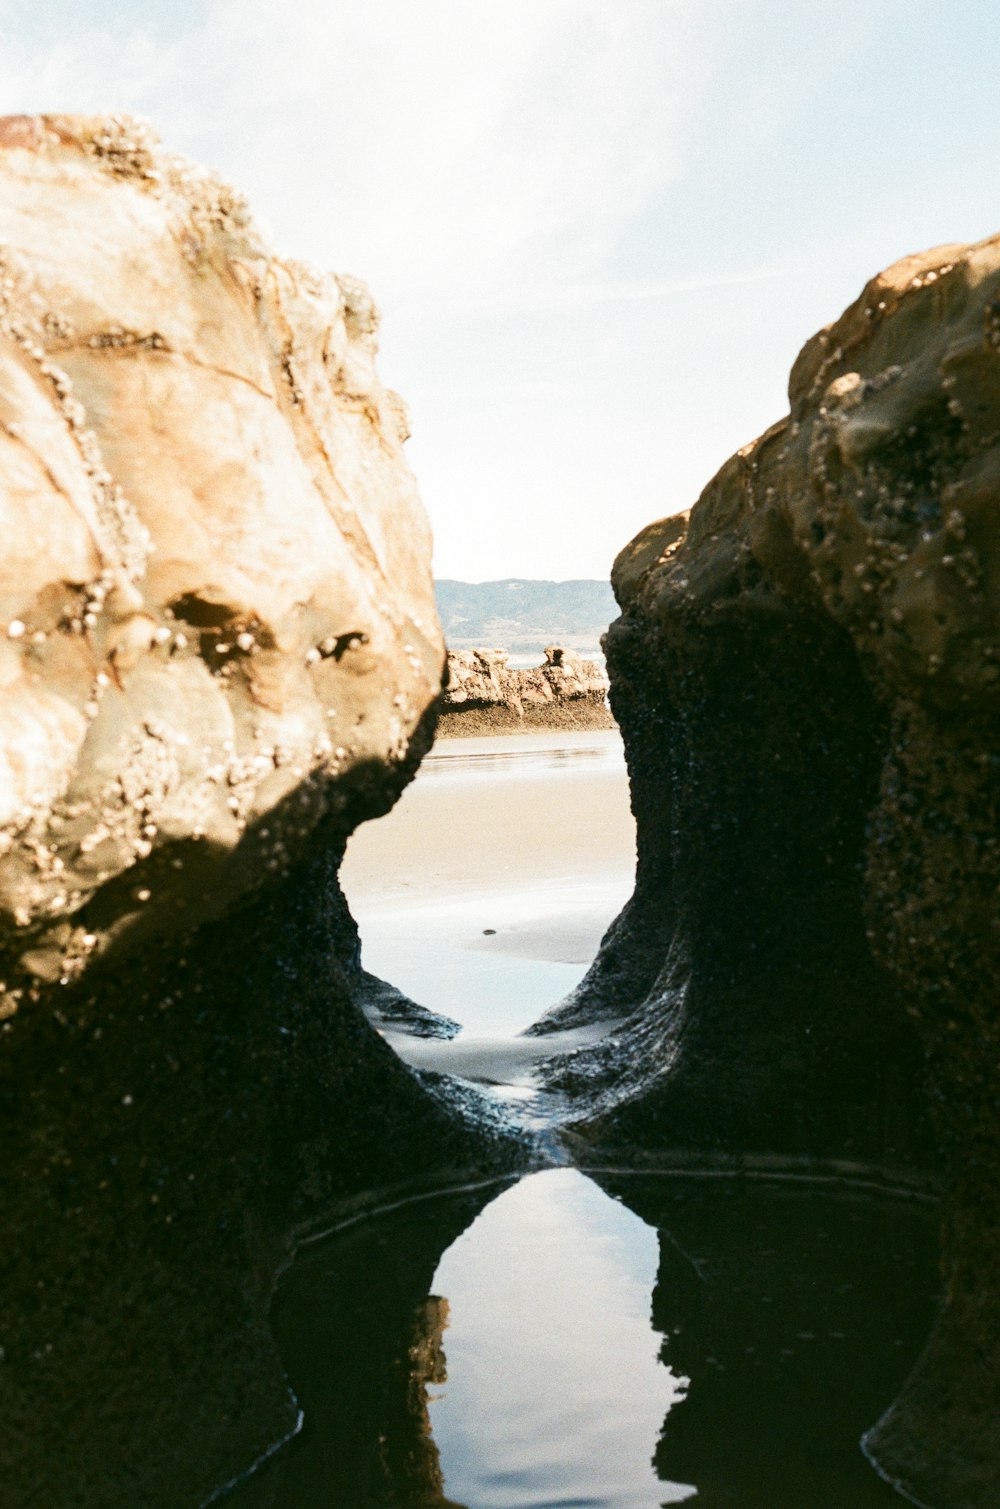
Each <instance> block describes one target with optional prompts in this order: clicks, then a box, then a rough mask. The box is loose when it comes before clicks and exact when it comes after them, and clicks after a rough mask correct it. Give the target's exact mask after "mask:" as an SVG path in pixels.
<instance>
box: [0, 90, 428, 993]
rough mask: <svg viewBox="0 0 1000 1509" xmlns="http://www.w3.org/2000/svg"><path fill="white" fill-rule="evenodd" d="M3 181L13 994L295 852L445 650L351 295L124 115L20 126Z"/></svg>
mask: <svg viewBox="0 0 1000 1509" xmlns="http://www.w3.org/2000/svg"><path fill="white" fill-rule="evenodd" d="M0 174H2V178H0V476H2V478H3V491H2V494H0V508H2V509H3V516H2V529H3V536H4V541H5V552H4V564H3V570H2V574H0V678H2V681H3V688H4V695H3V701H2V703H0V720H2V722H0V850H2V852H3V855H4V865H3V871H2V880H0V926H2V928H3V933H4V942H5V944H6V945H7V957H8V959H9V960H10V961H11V962H10V964H9V965H8V968H7V972H6V978H5V980H4V986H5V993H4V995H3V997H2V1005H0V1009H2V1010H5V1011H7V1012H8V1013H9V1012H11V1011H14V1010H15V1009H17V1007H18V1005H19V1004H20V1003H21V1002H22V1001H23V999H24V995H25V992H27V993H29V994H30V992H31V989H32V987H33V985H34V984H35V983H36V982H50V981H53V980H58V979H60V978H64V977H67V976H68V977H71V978H73V977H76V976H77V975H79V974H81V973H82V972H85V970H86V968H87V966H88V964H90V963H91V962H92V961H93V959H94V958H95V957H97V956H99V955H100V954H101V953H102V951H104V950H105V949H107V948H109V947H112V946H114V945H115V944H116V943H117V942H118V941H119V940H122V941H124V940H126V939H129V940H130V941H136V940H137V939H138V938H139V937H143V936H148V935H150V934H152V933H155V934H159V933H162V932H164V931H165V930H168V929H170V928H177V927H183V928H187V927H189V926H191V925H192V924H194V923H196V922H199V921H201V920H203V919H204V918H206V917H208V916H211V915H213V914H217V913H219V912H221V911H224V910H225V909H226V908H227V907H228V906H229V905H231V904H232V902H233V900H234V899H235V898H237V897H238V896H239V895H241V894H242V893H243V892H244V891H245V890H246V889H247V888H248V886H252V885H253V884H255V883H257V882H258V881H259V880H260V878H261V877H262V876H264V875H266V874H267V873H268V870H269V869H270V870H271V871H274V870H279V869H283V868H284V867H285V865H286V862H287V858H288V857H289V855H293V854H294V853H295V851H296V848H297V847H298V846H299V845H300V843H301V840H302V838H303V837H304V835H305V834H307V833H308V832H309V831H311V830H312V829H313V828H314V827H315V825H316V823H317V822H318V821H319V819H320V818H321V817H322V815H323V814H324V812H325V811H326V810H327V808H328V807H329V805H330V804H331V803H333V804H336V803H338V802H340V803H342V802H343V801H344V797H343V793H342V791H340V792H339V793H338V785H337V783H338V779H339V780H342V778H343V777H344V776H349V775H350V773H351V772H354V771H358V770H360V769H362V768H363V767H364V766H365V765H366V763H368V762H374V763H375V764H376V765H377V766H378V767H379V769H380V771H381V768H382V767H383V766H391V765H394V764H396V765H398V764H400V763H401V762H403V761H404V760H405V759H406V757H407V752H408V749H409V745H410V741H411V739H412V738H413V735H414V731H415V729H416V728H417V725H418V723H419V721H420V719H421V717H422V715H423V713H424V712H425V711H426V709H427V707H428V705H429V704H430V702H431V701H432V700H433V698H434V697H435V695H436V694H437V691H438V688H439V686H440V674H441V667H442V662H443V648H442V643H441V638H440V631H439V628H438V624H437V617H436V613H435V608H434V598H433V588H432V582H431V578H430V574H429V571H428V568H427V561H428V554H429V549H430V541H429V532H428V526H427V523H426V519H425V516H424V513H423V509H422V507H421V504H420V502H419V499H418V497H417V493H416V489H415V486H414V482H413V477H412V474H411V472H410V469H409V467H408V465H407V463H406V461H405V459H404V457H403V451H402V444H403V440H404V438H405V434H406V429H405V419H404V415H403V410H402V406H401V404H400V402H399V400H398V399H397V398H396V397H395V395H393V394H391V393H388V392H387V391H386V390H385V389H384V388H383V387H382V385H381V382H380V381H379V378H378V375H377V373H376V370H375V351H376V331H377V327H378V318H379V316H378V312H377V310H376V308H375V306H374V304H373V302H372V299H371V296H370V295H369V293H368V291H367V289H365V288H364V287H363V286H362V285H361V284H359V283H357V282H355V281H354V280H352V279H349V278H338V277H335V276H333V275H326V274H318V273H316V272H314V271H312V270H311V269H309V268H307V267H304V266H300V265H297V264H294V263H285V262H281V261H279V260H278V259H277V258H275V257H274V256H273V255H272V254H271V253H270V252H269V250H268V248H267V247H266V245H265V244H264V243H263V242H262V240H261V238H260V236H259V234H258V233H257V231H256V230H255V228H254V226H253V223H252V221H251V219H250V215H249V212H248V209H247V206H246V205H245V203H244V202H243V201H242V200H241V199H240V198H239V196H238V195H236V194H235V193H234V192H233V191H232V190H231V189H229V188H227V187H226V186H225V185H224V184H222V183H221V182H219V181H218V180H217V179H216V178H214V177H213V176H212V175H211V174H209V173H206V172H204V171H202V170H200V169H197V168H194V167H193V166H192V165H191V164H189V163H186V162H184V161H181V160H179V159H177V158H175V157H172V156H170V155H169V154H167V153H166V152H164V151H163V150H162V149H161V148H160V147H159V146H158V145H157V144H156V142H155V140H154V139H153V137H152V136H151V134H150V133H149V132H148V131H147V130H144V129H143V128H142V127H141V126H140V125H138V124H137V123H135V122H130V121H122V120H101V121H80V120H66V119H62V118H59V117H46V118H43V119H22V118H14V119H8V120H6V121H5V122H3V124H2V125H0ZM111 892H114V901H113V904H111V905H109V906H108V907H106V908H102V906H101V899H102V898H103V897H105V896H108V895H109V894H110V893H111Z"/></svg>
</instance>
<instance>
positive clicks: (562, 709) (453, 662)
mask: <svg viewBox="0 0 1000 1509" xmlns="http://www.w3.org/2000/svg"><path fill="white" fill-rule="evenodd" d="M507 658H508V654H507V651H506V650H449V652H448V674H447V687H446V690H445V692H444V695H443V696H442V698H441V703H440V716H439V721H438V735H439V737H443V738H449V737H451V738H455V737H460V736H466V735H483V734H486V735H488V734H503V733H528V732H530V731H531V730H532V729H559V728H563V729H587V728H613V727H614V719H613V718H612V716H611V713H610V711H609V709H608V704H607V695H608V679H607V677H606V676H605V674H604V672H603V671H602V670H601V668H600V666H598V665H596V664H595V663H594V661H592V660H584V659H583V658H582V657H581V656H579V655H577V654H576V653H575V652H574V651H573V650H566V649H562V648H560V647H559V646H557V645H550V646H549V647H548V649H546V651H545V663H544V664H543V665H541V666H537V667H532V668H530V669H527V670H515V669H512V668H511V667H510V666H508V664H507Z"/></svg>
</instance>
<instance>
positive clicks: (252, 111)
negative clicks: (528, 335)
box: [0, 0, 718, 301]
mask: <svg viewBox="0 0 1000 1509" xmlns="http://www.w3.org/2000/svg"><path fill="white" fill-rule="evenodd" d="M56 9H57V10H59V9H62V10H63V15H62V17H61V23H60V24H59V25H58V26H56V25H50V27H49V31H48V34H47V35H46V33H44V32H43V33H41V34H39V32H38V28H37V27H36V28H35V32H34V36H35V40H34V42H32V41H30V40H29V41H25V40H23V34H24V33H25V31H28V32H29V34H30V30H31V29H30V28H25V27H23V26H14V25H13V23H12V20H11V17H12V16H15V17H16V14H17V12H18V10H19V7H17V6H14V7H13V9H12V7H11V6H10V5H8V6H7V11H6V14H7V17H8V28H7V38H6V40H7V43H8V45H7V47H6V48H5V49H4V52H5V57H4V59H3V61H2V62H0V97H2V98H3V99H4V101H5V104H4V108H5V109H7V110H11V109H58V110H66V109H83V110H100V109H127V110H134V111H138V112H140V113H144V114H148V115H149V116H151V117H152V118H153V120H154V122H156V123H157V124H158V125H160V127H161V129H162V130H163V132H164V134H165V135H166V136H167V138H168V139H169V140H170V141H171V142H173V143H175V144H176V143H179V144H181V145H182V146H183V147H184V148H185V149H186V150H188V151H189V152H191V153H192V154H193V155H196V156H199V157H201V158H203V159H208V160H209V161H211V162H213V165H217V166H220V167H221V168H222V169H223V170H224V171H225V172H226V173H227V174H228V175H229V176H230V177H232V178H233V179H235V180H236V181H237V182H238V183H239V185H240V186H241V187H244V188H246V189H247V191H248V192H249V193H250V195H251V198H252V200H253V202H254V203H255V204H256V205H257V206H258V207H259V209H260V210H261V211H262V213H263V215H264V218H265V219H266V220H267V222H268V223H269V224H270V225H271V226H272V227H273V228H274V229H275V231H276V234H277V235H278V238H279V240H280V241H281V242H282V243H283V244H284V245H285V246H287V247H288V248H289V250H292V251H294V252H296V253H298V254H300V255H307V256H309V257H311V258H312V259H313V260H316V261H318V262H320V263H323V264H326V265H333V266H336V267H341V268H345V269H346V270H351V271H355V272H357V273H359V274H360V275H361V276H364V277H365V278H367V279H368V280H369V281H370V282H371V283H372V284H373V285H374V287H375V289H376V291H377V292H378V293H379V294H380V295H381V296H382V297H383V298H384V299H386V300H392V301H396V300H401V299H405V298H413V299H417V298H419V299H427V300H431V301H433V300H439V299H445V300H446V299H448V298H464V299H468V298H469V297H470V296H472V295H476V296H487V297H489V298H491V299H495V298H496V297H497V296H498V295H499V296H500V297H505V296H512V295H514V294H515V293H519V294H520V295H521V296H523V295H524V293H525V291H526V290H528V289H530V288H531V287H532V286H533V285H537V284H538V283H539V282H541V281H544V282H547V283H549V284H552V285H555V284H557V283H558V282H560V281H561V280H563V279H571V280H578V279H580V278H581V277H585V276H587V275H588V274H590V273H591V272H592V271H593V269H594V267H595V265H596V264H597V263H598V262H599V261H600V259H601V257H602V256H603V255H604V254H605V253H606V252H607V250H608V248H609V247H610V246H611V245H612V244H613V243H614V241H615V239H616V238H617V237H619V236H620V234H621V231H622V227H623V225H624V223H625V222H626V220H627V219H628V217H629V216H630V215H631V214H632V213H634V212H635V211H636V210H637V209H638V208H639V207H640V206H641V205H642V203H643V201H644V199H645V198H646V197H647V196H649V195H650V194H651V193H652V192H654V191H655V190H656V189H657V188H659V187H660V186H661V185H662V184H663V182H664V181H665V180H667V179H668V178H669V177H670V176H671V175H673V174H675V173H676V172H677V171H678V169H679V167H680V165H681V164H682V161H683V144H684V136H685V131H686V129H687V123H688V117H689V107H690V104H691V101H692V98H693V96H694V95H695V94H696V93H697V91H698V89H699V88H700V87H701V84H702V82H703V78H704V66H703V64H702V62H701V61H700V60H702V59H704V58H705V57H706V56H707V54H708V52H709V50H710V49H709V48H708V47H707V45H706V39H707V37H708V35H709V34H710V33H711V31H712V28H713V27H714V25H715V20H716V18H717V14H718V6H717V5H716V4H714V3H711V0H710V3H705V0H702V3H700V4H699V3H696V0H626V3H623V4H612V3H610V0H502V3H499V0H480V3H468V0H420V3H419V4H415V3H414V0H368V3H365V0H339V3H335V4H330V3H328V0H306V3H302V4H299V5H297V6H296V7H295V8H294V11H292V10H290V9H289V7H288V5H287V3H284V0H212V3H210V4H209V5H208V6H207V7H206V9H205V11H204V12H203V19H202V20H201V22H200V24H198V25H197V26H194V27H189V29H187V30H186V31H180V32H178V33H175V35H174V36H173V37H172V39H170V40H165V39H164V38H163V37H162V36H160V35H154V34H153V33H152V32H151V31H150V29H149V23H148V21H147V20H145V19H144V18H143V13H142V9H130V7H129V6H127V5H126V6H122V7H119V8H118V10H117V11H116V12H115V15H116V19H115V22H114V24H113V25H112V24H110V23H105V24H104V25H103V26H101V25H98V24H97V22H96V21H92V22H91V23H90V24H88V22H87V7H86V6H82V7H74V8H73V10H72V12H70V11H69V10H68V8H66V7H56ZM21 14H22V16H23V12H21ZM3 16H4V12H2V11H0V22H2V20H3Z"/></svg>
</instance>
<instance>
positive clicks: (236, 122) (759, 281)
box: [0, 0, 1000, 581]
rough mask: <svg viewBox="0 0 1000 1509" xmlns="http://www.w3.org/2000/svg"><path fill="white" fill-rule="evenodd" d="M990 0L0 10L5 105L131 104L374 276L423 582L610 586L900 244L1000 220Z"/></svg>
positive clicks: (304, 249)
mask: <svg viewBox="0 0 1000 1509" xmlns="http://www.w3.org/2000/svg"><path fill="white" fill-rule="evenodd" d="M998 83H1000V11H998V10H997V9H996V6H995V0H951V3H950V4H949V5H948V6H947V7H946V6H945V5H944V4H943V3H933V4H932V3H929V0H837V3H827V0H809V3H808V4H804V3H802V0H297V3H295V4H294V5H292V4H289V3H287V0H169V3H168V4H164V5H161V6H153V5H151V4H149V3H148V0H146V3H141V0H46V4H44V5H40V4H38V0H0V113H5V114H6V113H15V112H22V111H59V112H67V111H86V112H96V111H123V112H130V113H133V114H139V115H143V116H146V117H148V118H149V119H150V120H151V121H152V122H153V124H154V125H155V126H156V128H157V129H158V130H159V132H160V134H161V135H162V137H163V139H164V141H165V142H166V143H167V145H168V146H170V147H172V148H174V149H176V150H178V151H181V152H184V153H187V154H188V155H189V156H191V157H194V158H197V159H198V160H200V161H202V162H205V163H207V164H209V165H210V166H212V167H214V168H217V169H218V170H219V171H220V172H222V173H223V174H224V176H226V177H227V178H229V179H230V180H231V181H232V182H233V183H234V184H236V185H237V186H238V187H239V188H241V189H242V190H244V191H245V192H246V193H247V194H248V195H249V197H250V200H251V203H252V205H253V207H254V209H255V211H256V213H257V215H258V217H259V219H260V220H261V221H262V222H263V223H264V225H265V226H266V227H267V229H268V231H269V232H270V235H271V238H272V241H273V243H274V245H275V246H276V248H277V249H278V250H279V251H280V252H282V253H284V254H287V255H291V256H295V257H299V258H304V259H307V260H309V261H312V262H315V263H317V264H318V265H321V266H323V267H327V268H332V269H333V270H335V271H338V272H346V273H351V274H353V275H355V276H358V277H361V278H363V279H364V280H365V281H366V282H367V283H368V284H369V285H370V287H371V289H372V291H373V293H374V295H375V297H376V300H377V302H378V304H379V306H380V307H381V309H382V314H383V324H382V330H381V354H380V370H381V373H382V376H383V379H384V380H385V382H386V383H387V384H388V385H389V386H390V387H392V388H395V389H397V390H398V391H399V392H400V393H401V394H402V395H403V397H404V399H405V400H406V402H407V404H408V407H409V409H410V415H411V423H412V428H413V438H412V439H411V440H410V441H409V442H408V446H407V450H408V454H409V459H410V462H411V465H412V466H413V468H414V470H415V471H416V474H417V478H418V481H419V483H420V488H421V493H422V495H423V498H424V502H425V504H426V507H427V510H428V513H429V514H430V518H431V523H432V526H433V528H434V533H435V572H436V574H437V575H438V576H446V577H458V578H460V579H464V580H468V581H478V580H486V579H493V578H498V577H504V576H522V577H550V578H556V579H566V578H571V577H606V576H607V574H608V571H609V569H610V566H611V562H612V560H613V559H614V556H615V554H616V553H617V552H618V550H619V549H621V547H622V546H623V545H624V544H625V543H626V542H627V541H628V540H629V539H630V538H631V536H632V535H633V534H634V533H635V532H636V531H637V530H638V529H640V528H641V527H642V526H643V525H644V524H646V523H648V522H649V521H650V520H652V519H655V518H659V517H662V516H663V515H665V514H671V513H675V512H677V511H678V510H680V509H682V508H686V507H689V506H690V505H691V504H692V503H693V502H694V501H695V499H696V498H697V496H698V493H699V492H700V491H701V489H702V487H703V486H704V485H705V483H706V482H707V481H708V480H709V479H710V477H711V476H712V475H713V474H714V472H715V471H717V470H718V468H719V467H720V466H721V465H722V463H723V462H724V461H725V459H726V457H727V456H728V455H729V454H730V453H731V452H732V451H733V450H734V449H736V448H737V447H738V446H740V445H743V444H745V443H746V442H747V441H749V440H751V439H753V437H754V436H755V435H756V434H758V433H759V432H760V431H761V430H762V429H764V428H765V427H766V426H767V425H768V424H770V423H771V422H773V421H774V420H775V419H777V418H779V417H780V416H781V414H782V413H784V412H785V409H786V407H787V403H786V384H787V376H788V371H789V368H790V366H791V364H792V361H793V360H794V357H795V355H796V353H797V351H798V350H799V348H800V347H801V346H802V344H803V343H804V342H805V340H806V339H807V338H808V337H809V336H810V335H811V334H812V333H813V332H814V331H815V330H817V329H819V328H820V327H821V326H823V325H825V324H828V323H829V322H830V321H831V320H832V319H834V318H835V317H836V316H837V315H838V314H839V313H840V311H841V310H842V309H843V308H844V307H845V306H846V305H847V304H849V303H850V302H851V301H852V300H853V299H854V298H855V297H856V295H857V294H858V293H859V292H860V289H861V287H862V285H863V284H864V282H865V281H866V279H867V278H868V277H870V276H871V275H872V274H873V273H875V272H877V271H878V270H879V269H880V268H881V267H884V266H886V265H888V264H889V263H890V262H893V261H895V260H896V259H897V258H899V257H901V256H903V255H905V254H907V253H909V252H913V251H918V250H921V249H922V248H924V247H927V246H932V245H936V244H940V243H941V242H950V241H970V240H978V239H980V238H981V237H983V236H986V235H990V234H992V233H994V232H996V231H998V230H1000V196H998V194H997V185H998V164H1000V110H998V109H997V97H998Z"/></svg>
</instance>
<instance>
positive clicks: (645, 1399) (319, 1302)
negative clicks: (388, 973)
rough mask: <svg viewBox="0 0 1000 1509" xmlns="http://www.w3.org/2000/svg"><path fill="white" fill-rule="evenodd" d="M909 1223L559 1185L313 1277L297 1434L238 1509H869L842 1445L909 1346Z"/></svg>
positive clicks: (918, 1304)
mask: <svg viewBox="0 0 1000 1509" xmlns="http://www.w3.org/2000/svg"><path fill="white" fill-rule="evenodd" d="M935 1224H936V1223H935V1219H934V1213H933V1211H931V1210H929V1209H928V1208H927V1207H926V1206H923V1205H920V1204H916V1203H912V1202H906V1201H903V1200H895V1199H890V1198H881V1199H879V1198H874V1197H870V1196H867V1195H862V1194H858V1193H850V1192H846V1191H839V1192H837V1191H833V1190H829V1189H816V1188H808V1189H807V1188H803V1187H801V1186H797V1187H796V1186H780V1185H762V1184H742V1183H740V1182H738V1181H735V1180H711V1179H701V1180H697V1179H685V1178H681V1177H678V1176H675V1177H667V1176H660V1177H655V1178H654V1177H652V1176H641V1177H639V1176H625V1175H601V1176H600V1184H598V1183H597V1182H595V1180H593V1179H591V1178H588V1177H587V1176H585V1175H583V1174H581V1173H579V1172H577V1171H575V1170H570V1169H553V1170H547V1171H545V1172H543V1173H539V1174H534V1175H530V1176H528V1177H527V1178H525V1179H522V1180H521V1181H520V1182H519V1183H517V1184H515V1185H512V1186H507V1187H505V1188H501V1189H498V1187H496V1186H494V1187H493V1188H491V1189H488V1190H479V1191H466V1192H462V1193H458V1194H454V1193H453V1194H449V1195H441V1196H438V1197H435V1198H433V1199H428V1200H424V1201H420V1202H416V1203H413V1204H411V1205H409V1206H404V1207H402V1208H400V1209H397V1210H395V1211H392V1212H387V1213H385V1214H384V1215H381V1216H378V1217H374V1218H371V1219H369V1220H367V1221H364V1222H360V1223H357V1224H356V1225H355V1226H353V1227H351V1228H349V1229H348V1230H346V1231H344V1232H342V1233H341V1234H339V1235H335V1236H334V1237H331V1238H329V1239H327V1240H326V1241H325V1242H324V1243H323V1244H321V1245H318V1246H317V1247H315V1248H313V1249H312V1250H310V1251H308V1252H307V1253H306V1254H305V1255H303V1257H302V1258H300V1260H299V1261H298V1262H297V1263H296V1265H295V1267H294V1268H293V1270H292V1271H291V1273H290V1274H289V1276H288V1278H287V1280H286V1282H285V1283H284V1285H283V1287H282V1290H281V1292H280V1294H279V1297H278V1300H277V1302H276V1307H275V1315H274V1321H275V1327H276V1330H277V1333H278V1336H279V1339H280V1341H281V1344H282V1349H283V1352H284V1356H285V1359H286V1363H287V1367H288V1371H289V1374H290V1376H291V1378H292V1380H293V1382H294V1384H295V1387H296V1389H297V1391H298V1393H299V1396H300V1398H301V1401H302V1404H303V1407H304V1410H305V1416H306V1423H305V1427H304V1429H303V1432H302V1434H301V1436H300V1437H299V1438H298V1439H297V1440H296V1441H294V1442H292V1443H291V1445H290V1446H289V1447H288V1448H287V1449H286V1450H285V1451H284V1452H283V1453H281V1454H279V1455H278V1456H277V1457H275V1458H274V1459H273V1460H272V1461H271V1462H269V1463H268V1464H266V1466H265V1467H263V1468H262V1469H261V1470H260V1471H259V1472H258V1473H257V1474H256V1475H255V1477H254V1478H252V1479H251V1480H249V1481H248V1482H247V1483H245V1484H243V1485H241V1486H240V1487H239V1488H237V1489H235V1490H234V1491H233V1493H232V1494H231V1495H230V1497H229V1499H228V1500H227V1502H230V1503H232V1504H233V1505H234V1506H244V1509H265V1506H266V1509H342V1506H343V1509H346V1506H350V1509H382V1506H389V1505H394V1506H397V1509H433V1506H437V1509H442V1506H448V1505H452V1506H455V1505H458V1506H466V1509H632V1506H635V1509H646V1506H649V1509H655V1506H660V1505H664V1504H672V1503H678V1502H690V1503H697V1504H698V1505H699V1506H701V1509H759V1506H765V1505H766V1506H767V1509H844V1506H845V1505H850V1506H851V1509H868V1506H872V1509H876V1506H878V1505H883V1506H885V1509H888V1506H891V1505H898V1502H899V1501H898V1499H896V1498H895V1496H894V1495H893V1493H892V1492H891V1490H889V1489H888V1488H887V1487H886V1486H885V1485H884V1484H882V1483H881V1482H879V1481H878V1480H877V1479H876V1478H875V1477H874V1475H873V1474H872V1473H871V1471H870V1470H869V1469H868V1468H867V1466H866V1464H865V1463H864V1461H863V1459H862V1458H861V1456H860V1453H859V1450H858V1446H857V1442H858V1437H859V1436H860V1434H861V1432H862V1430H863V1429H864V1428H865V1427H866V1426H867V1425H870V1424H871V1423H872V1421H873V1420H874V1419H875V1418H876V1416H877V1415H878V1413H879V1411H880V1410H881V1409H882V1408H883V1407H884V1406H885V1404H886V1403H887V1402H888V1401H889V1400H890V1399H891V1397H892V1395H893V1392H894V1391H895V1389H896V1387H897V1386H898V1384H899V1382H900V1381H901V1379H902V1377H903V1375H904V1374H905V1372H906V1371H907V1369H908V1367H909V1366H910V1364H911V1363H912V1361H913V1359H914V1356H915V1353H916V1350H917V1348H918V1346H919V1344H920V1341H921V1339H922V1337H923V1336H924V1335H926V1331H927V1327H928V1323H929V1319H930V1312H931V1308H932V1305H933V1294H934V1289H935V1256H934V1254H935Z"/></svg>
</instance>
